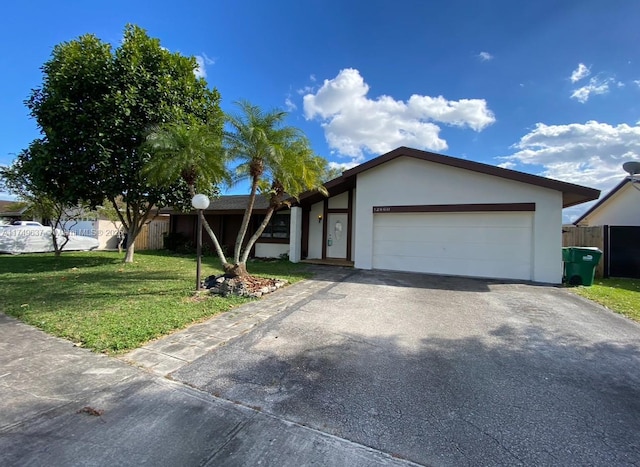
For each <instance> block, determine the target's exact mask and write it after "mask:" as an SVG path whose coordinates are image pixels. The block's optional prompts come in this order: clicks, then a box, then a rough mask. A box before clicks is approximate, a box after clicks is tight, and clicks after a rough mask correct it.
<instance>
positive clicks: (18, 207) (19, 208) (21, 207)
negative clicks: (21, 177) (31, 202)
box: [0, 200, 27, 217]
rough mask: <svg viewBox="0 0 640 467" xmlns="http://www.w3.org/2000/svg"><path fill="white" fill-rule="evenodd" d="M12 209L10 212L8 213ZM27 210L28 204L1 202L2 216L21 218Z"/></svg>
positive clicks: (0, 213) (0, 210)
mask: <svg viewBox="0 0 640 467" xmlns="http://www.w3.org/2000/svg"><path fill="white" fill-rule="evenodd" d="M8 209H10V211H8ZM26 210H27V205H26V203H23V202H21V201H10V200H0V216H7V217H16V216H21V215H23V214H24V213H25V211H26Z"/></svg>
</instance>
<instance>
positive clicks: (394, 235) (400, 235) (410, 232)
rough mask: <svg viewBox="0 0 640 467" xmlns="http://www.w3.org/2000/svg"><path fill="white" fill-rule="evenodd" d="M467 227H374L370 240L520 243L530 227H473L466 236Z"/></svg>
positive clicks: (524, 239) (449, 244)
mask: <svg viewBox="0 0 640 467" xmlns="http://www.w3.org/2000/svg"><path fill="white" fill-rule="evenodd" d="M471 229H472V228H471V227H467V228H460V227H455V228H452V227H424V228H421V229H418V228H406V229H403V228H400V227H394V228H388V227H382V228H378V227H376V228H375V233H374V241H376V240H377V241H379V242H385V243H388V244H394V243H398V242H397V241H396V240H395V239H402V242H403V243H411V244H414V245H415V244H429V243H434V244H439V245H443V246H446V247H453V246H460V245H463V244H470V245H486V244H489V245H505V244H507V245H508V244H515V245H522V243H523V242H526V241H528V240H529V239H530V237H529V235H530V234H529V232H530V228H528V229H522V228H490V227H482V228H475V229H474V230H473V235H470V230H471Z"/></svg>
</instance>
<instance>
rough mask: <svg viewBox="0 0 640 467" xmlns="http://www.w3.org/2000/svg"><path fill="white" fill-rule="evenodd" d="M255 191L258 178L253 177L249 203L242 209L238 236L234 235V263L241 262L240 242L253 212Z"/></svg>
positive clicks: (242, 240) (245, 233)
mask: <svg viewBox="0 0 640 467" xmlns="http://www.w3.org/2000/svg"><path fill="white" fill-rule="evenodd" d="M257 191H258V178H257V177H254V178H253V180H252V181H251V193H250V194H249V203H248V204H247V208H246V209H245V210H244V217H243V218H242V224H241V225H240V230H239V231H238V236H237V237H236V247H235V248H234V253H233V262H234V264H238V263H240V262H241V261H240V255H241V253H242V252H243V250H242V242H244V237H245V236H246V235H247V229H248V227H249V220H251V214H252V213H253V205H254V204H255V201H256V192H257ZM249 250H251V247H249ZM245 253H246V251H245ZM242 256H244V254H242ZM245 262H246V260H245Z"/></svg>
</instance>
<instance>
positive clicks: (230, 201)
mask: <svg viewBox="0 0 640 467" xmlns="http://www.w3.org/2000/svg"><path fill="white" fill-rule="evenodd" d="M248 203H249V195H228V196H220V197H219V198H212V199H211V200H210V203H209V207H208V208H207V209H205V212H206V213H209V214H212V213H213V214H215V213H223V212H224V213H225V214H241V213H243V212H244V211H245V209H246V208H247V204H248ZM268 207H269V200H268V199H267V198H266V197H265V196H263V195H260V194H257V195H256V200H255V203H254V205H253V213H254V214H263V213H264V212H266V210H267V208H268ZM160 212H161V213H171V214H185V213H182V212H177V211H175V209H172V208H164V209H161V210H160Z"/></svg>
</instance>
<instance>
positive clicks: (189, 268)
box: [0, 252, 308, 353]
mask: <svg viewBox="0 0 640 467" xmlns="http://www.w3.org/2000/svg"><path fill="white" fill-rule="evenodd" d="M247 267H248V270H249V272H250V273H251V274H255V275H260V276H267V277H278V278H282V279H287V280H288V281H289V282H296V281H298V280H301V279H303V278H305V277H308V276H307V275H306V273H305V272H304V267H303V266H301V265H297V264H292V263H289V262H288V261H274V262H250V263H249V264H248V265H247ZM195 270H196V267H195V258H194V256H173V255H170V254H168V253H166V252H138V253H136V256H135V262H134V263H133V264H124V263H123V262H122V255H119V254H118V253H115V252H83V253H63V254H62V256H60V257H59V258H56V257H54V256H53V255H52V254H39V255H20V256H6V255H3V256H0V296H1V297H2V300H0V311H1V312H3V313H6V314H8V315H11V316H15V317H16V318H19V319H21V320H22V321H24V322H26V323H29V324H32V325H34V326H37V327H38V328H40V329H42V330H44V331H46V332H48V333H51V334H54V335H56V336H59V337H63V338H66V339H69V340H70V341H72V342H74V343H76V344H79V345H82V346H84V347H87V348H90V349H92V350H94V351H96V352H107V353H121V352H125V351H127V350H131V349H133V348H136V347H139V346H140V345H142V344H143V343H144V342H146V341H149V340H151V339H154V338H156V337H159V336H161V335H164V334H168V333H171V332H172V331H174V330H176V329H180V328H183V327H185V326H187V325H189V324H191V323H194V322H197V321H202V320H204V319H206V318H208V317H210V316H213V315H215V314H217V313H221V312H224V311H227V310H229V309H230V308H232V307H234V306H238V305H240V304H243V303H246V302H248V301H249V300H250V299H248V298H239V297H233V298H221V297H216V296H211V297H208V298H207V299H204V300H195V299H194V289H195ZM202 271H203V277H205V276H208V275H210V274H220V273H221V268H220V263H219V261H218V260H217V259H216V258H212V257H205V258H204V259H203V267H202Z"/></svg>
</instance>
